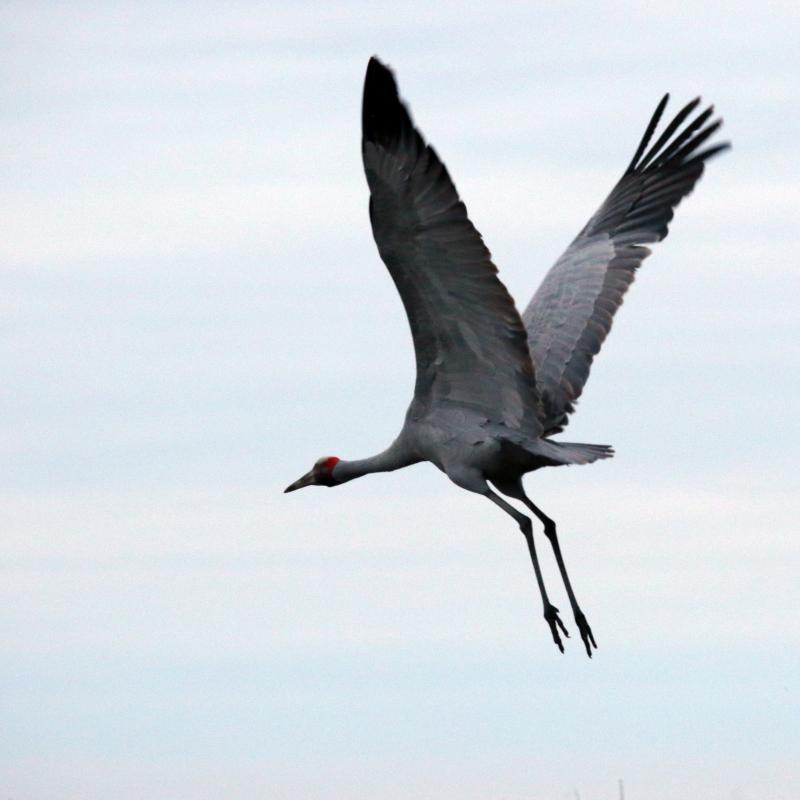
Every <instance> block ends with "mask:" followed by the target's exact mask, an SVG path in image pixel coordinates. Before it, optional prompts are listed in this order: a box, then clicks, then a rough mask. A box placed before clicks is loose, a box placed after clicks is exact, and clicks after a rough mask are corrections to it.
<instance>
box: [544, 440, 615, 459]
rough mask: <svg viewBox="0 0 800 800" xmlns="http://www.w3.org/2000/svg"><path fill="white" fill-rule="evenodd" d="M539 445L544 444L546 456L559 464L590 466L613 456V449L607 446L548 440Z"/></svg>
mask: <svg viewBox="0 0 800 800" xmlns="http://www.w3.org/2000/svg"><path fill="white" fill-rule="evenodd" d="M539 444H540V445H541V444H546V445H547V455H548V456H549V457H550V458H552V459H553V461H555V462H557V463H559V464H591V463H592V462H593V461H598V460H599V459H601V458H611V457H612V456H613V455H614V448H613V447H611V446H610V445H607V444H580V443H578V442H553V441H551V440H549V439H542V440H541V441H540V442H539Z"/></svg>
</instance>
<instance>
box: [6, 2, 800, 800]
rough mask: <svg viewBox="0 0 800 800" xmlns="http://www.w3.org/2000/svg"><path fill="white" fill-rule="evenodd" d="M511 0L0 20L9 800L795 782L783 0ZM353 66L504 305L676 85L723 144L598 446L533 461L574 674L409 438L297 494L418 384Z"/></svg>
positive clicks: (605, 398) (121, 8) (115, 8)
mask: <svg viewBox="0 0 800 800" xmlns="http://www.w3.org/2000/svg"><path fill="white" fill-rule="evenodd" d="M495 9H496V10H493V11H492V12H489V11H488V10H487V7H486V6H485V5H478V4H476V5H471V4H456V3H449V2H445V3H439V4H436V6H435V7H430V4H423V3H409V4H404V5H403V7H402V9H399V8H397V7H396V4H380V3H377V4H376V3H338V4H335V5H334V4H330V5H329V4H319V5H313V4H303V3H300V4H280V3H271V4H247V3H239V4H225V5H224V6H223V5H222V4H205V3H195V4H188V3H187V4H180V3H153V4H146V3H145V4H140V3H137V4H122V3H106V4H102V5H95V4H88V3H87V4H82V3H73V4H69V5H68V6H66V5H58V4H47V3H39V4H34V3H7V4H5V5H4V6H3V7H2V9H0V36H2V50H3V53H4V55H3V68H2V73H1V74H0V93H1V95H2V105H1V106H0V107H1V108H2V111H0V124H2V134H3V143H4V146H3V148H2V153H0V172H1V173H2V180H1V181H0V204H2V210H3V218H4V220H5V225H4V235H3V237H2V241H1V242H0V281H1V283H0V302H2V308H3V314H2V322H0V336H1V337H2V339H1V343H0V360H1V362H2V370H3V374H4V375H6V376H7V379H6V381H4V383H3V385H2V387H0V408H2V415H0V420H2V422H0V530H2V537H0V569H2V571H3V575H2V580H1V581H0V609H2V611H0V634H1V635H2V640H3V642H4V646H3V657H2V659H0V711H1V712H2V713H1V714H0V716H1V717H2V720H3V722H2V725H0V791H2V792H3V793H4V795H5V796H8V797H13V798H17V797H19V798H31V799H33V800H37V799H38V798H42V799H44V798H48V800H49V799H50V798H81V800H94V798H97V799H98V800H99V799H100V798H107V797H110V796H112V797H115V798H119V799H120V800H128V799H129V798H130V800H133V799H134V798H137V800H138V798H142V797H147V798H148V799H149V800H176V799H178V798H180V799H183V798H186V800H202V799H203V798H218V797H233V798H248V799H249V798H269V800H272V799H273V798H287V799H288V798H292V799H293V800H294V798H326V800H328V799H329V798H348V800H349V799H351V798H352V799H353V800H361V798H364V799H366V798H373V797H377V796H379V797H382V798H388V799H389V800H393V799H394V798H398V799H399V798H434V797H435V798H437V800H440V799H441V798H445V799H447V798H458V800H470V799H471V798H498V800H499V798H506V799H507V800H532V799H533V798H536V799H537V800H550V799H551V798H552V800H566V799H567V798H570V800H571V799H572V798H574V796H575V794H574V793H575V791H576V790H577V791H579V792H580V796H581V797H582V798H583V799H584V800H586V799H587V798H598V799H599V798H610V797H615V796H616V782H617V779H618V778H623V779H624V780H625V782H626V787H627V796H628V797H629V798H645V797H646V798H647V799H648V800H683V798H686V797H689V796H702V797H707V798H710V799H711V800H748V799H749V798H758V800H790V798H791V799H792V800H793V799H794V798H796V797H797V796H798V794H800V768H798V764H800V736H799V735H798V731H799V730H800V725H798V718H799V717H800V707H799V704H798V692H799V691H800V679H798V675H800V663H799V662H800V659H799V658H798V652H799V651H798V645H800V625H799V624H798V616H797V613H796V609H797V607H798V602H799V601H800V591H798V588H797V585H798V584H797V574H798V567H799V566H800V552H799V549H800V548H799V547H798V540H797V536H796V530H797V514H798V507H797V506H798V496H800V493H799V490H800V485H799V484H800V481H799V480H798V478H797V474H796V468H795V463H796V460H797V457H798V455H800V453H798V449H799V448H798V431H797V426H796V424H795V423H794V420H793V410H794V409H796V397H797V394H798V390H799V389H800V384H799V383H798V374H799V373H798V367H800V345H798V342H800V335H798V334H799V333H800V331H798V324H797V311H796V308H795V303H794V300H795V298H796V297H797V295H798V291H800V280H798V272H797V256H796V254H797V252H798V245H800V242H798V233H797V222H796V215H797V208H798V206H800V180H799V179H800V174H799V173H800V169H799V168H798V162H797V153H796V137H797V108H798V103H799V101H800V88H798V84H797V74H798V69H799V68H800V61H799V60H798V55H797V46H796V42H797V38H798V32H799V31H798V27H799V26H798V19H797V11H796V8H794V7H793V5H792V4H790V3H785V4H781V3H770V4H729V3H726V4H717V3H708V4H703V7H702V8H700V9H696V8H695V9H692V10H691V11H689V10H686V11H683V10H680V9H667V8H666V7H660V8H659V9H657V10H644V8H643V7H639V5H638V4H627V3H607V2H606V3H593V4H591V5H589V4H570V3H568V4H559V5H558V6H556V5H555V4H530V3H506V4H501V5H500V6H497V7H495ZM373 53H377V54H378V55H380V56H381V57H382V58H384V59H385V60H387V61H388V62H389V63H390V64H391V65H392V66H393V67H394V68H395V69H396V70H397V74H398V79H399V82H400V88H401V93H402V94H403V95H404V96H405V97H406V98H407V99H408V100H409V102H410V104H411V108H412V112H413V114H414V117H415V119H416V121H417V123H418V124H419V126H420V127H421V129H422V130H423V131H424V133H425V134H426V136H427V137H428V138H429V139H430V140H431V141H432V142H433V144H434V145H435V146H436V148H437V150H438V151H439V153H440V154H441V156H442V157H443V159H444V160H445V162H446V163H447V165H448V167H449V169H450V171H451V174H452V175H453V177H454V179H455V181H456V183H457V185H458V187H459V190H460V192H461V194H462V197H463V198H464V200H465V202H466V203H467V206H468V208H469V209H470V215H471V217H472V219H473V221H474V222H475V223H476V225H477V227H478V228H479V230H481V232H482V233H483V235H484V237H485V239H486V241H487V244H488V245H489V246H490V248H491V249H492V252H493V255H494V258H495V261H496V263H497V264H498V265H499V267H500V271H501V276H502V278H503V280H504V281H505V282H506V284H507V285H508V287H509V289H510V290H511V292H512V294H513V295H514V296H515V298H516V299H517V302H518V305H519V306H520V307H524V306H525V304H526V303H527V301H528V299H529V297H530V296H531V294H532V293H533V291H534V290H535V288H536V286H537V285H538V281H539V280H540V279H541V277H542V276H543V274H544V272H545V270H546V269H547V267H548V266H549V265H550V264H551V263H552V261H553V260H554V259H555V258H556V257H557V256H558V254H559V253H560V252H561V250H562V249H563V248H564V247H565V246H566V244H567V243H568V241H569V240H570V238H571V237H572V236H573V235H574V234H575V232H576V231H577V230H578V229H579V228H580V227H581V226H582V225H583V223H584V222H585V220H586V219H587V218H588V216H589V215H590V214H591V213H592V211H593V210H594V208H595V207H596V206H597V205H598V204H599V202H600V201H601V200H602V199H603V197H604V196H605V194H606V193H607V191H608V190H609V189H610V188H611V186H612V185H613V183H614V181H615V180H616V178H617V177H618V176H619V174H620V172H621V170H622V169H623V168H624V166H625V165H626V164H627V163H628V161H629V159H630V157H631V155H632V152H633V150H634V149H635V146H636V144H637V142H638V139H639V137H640V135H641V132H642V129H643V126H644V125H645V124H646V122H647V119H648V118H649V115H650V114H651V112H652V110H653V108H654V106H655V104H656V103H657V102H658V100H659V98H660V97H661V95H662V93H663V92H664V91H665V90H669V91H671V92H672V96H673V105H672V106H671V107H672V108H673V109H675V108H677V107H678V104H680V103H682V102H684V101H686V100H688V99H690V98H692V97H694V96H695V95H696V94H698V93H702V94H703V96H704V98H706V99H707V100H708V101H713V102H714V103H715V104H716V106H717V108H718V110H719V112H720V113H721V114H722V116H724V118H725V128H724V134H725V137H726V138H730V139H731V140H732V141H733V143H734V149H733V151H732V152H730V153H728V154H726V155H725V156H724V158H720V159H718V160H717V161H715V162H713V163H712V164H711V165H710V167H709V169H708V171H707V173H706V176H705V177H704V178H703V180H702V182H701V183H700V185H699V187H698V190H697V192H696V194H695V195H693V196H692V197H690V198H689V199H688V200H687V201H686V202H685V203H684V204H683V205H682V206H681V208H680V209H679V211H678V213H677V215H676V219H675V221H674V223H673V226H672V232H671V234H670V237H669V238H668V239H667V240H666V241H665V242H664V243H662V244H660V245H658V247H657V248H656V251H655V253H654V255H653V256H652V257H651V258H650V259H649V260H648V261H646V262H645V265H644V267H643V269H642V271H641V273H640V275H639V278H638V279H637V282H636V284H635V285H634V287H633V288H632V290H631V292H630V294H629V295H628V298H627V301H626V303H625V305H624V307H623V309H622V310H621V311H620V313H619V315H618V317H617V321H616V324H615V327H614V331H613V332H612V334H611V336H610V338H609V340H608V342H607V344H606V346H605V348H604V350H603V352H602V354H601V355H600V356H599V358H598V360H597V361H596V362H595V366H594V369H593V372H592V376H591V379H590V381H589V384H588V387H587V390H586V392H585V393H584V395H583V398H582V400H581V403H580V405H579V410H578V414H577V415H576V416H575V417H574V419H573V421H572V422H571V424H570V426H569V429H568V431H567V434H568V435H567V437H566V438H568V439H570V440H574V441H588V442H602V443H611V444H613V445H614V446H615V448H616V450H617V457H616V458H615V459H613V460H612V461H610V462H604V463H600V464H597V465H595V466H593V467H587V468H577V467H575V468H572V469H561V470H549V471H544V472H543V473H542V474H536V475H533V476H531V477H530V478H528V480H527V487H528V490H529V494H530V495H531V496H532V497H533V498H534V500H535V502H537V503H538V504H539V505H540V506H541V507H542V508H544V509H545V510H546V511H547V512H548V513H549V514H550V515H551V516H552V517H554V518H555V519H556V520H557V522H558V523H559V526H560V531H561V539H562V545H563V548H564V551H565V556H566V558H567V563H568V565H569V566H570V574H571V576H572V578H573V583H574V585H575V587H576V591H577V592H578V596H579V598H581V600H582V604H583V606H584V609H585V610H586V612H587V616H588V617H589V619H590V621H591V623H592V626H593V628H594V631H595V633H596V636H597V639H598V644H599V645H600V649H599V651H598V653H597V656H596V658H594V659H593V660H592V661H591V662H590V661H589V660H588V659H586V657H585V655H584V654H583V652H582V648H581V647H580V645H579V643H578V642H576V641H575V640H574V639H573V640H572V641H570V642H569V646H568V648H567V653H566V654H565V655H564V656H561V655H559V654H558V652H557V651H556V649H555V648H554V647H553V645H552V643H551V642H550V641H549V639H548V633H547V629H546V626H545V624H544V623H543V621H542V620H541V618H540V610H539V603H538V598H537V596H536V590H535V584H534V581H533V576H532V574H531V570H530V564H529V561H528V557H527V554H526V551H525V546H524V542H523V540H522V538H521V537H520V536H519V533H518V532H517V530H516V529H515V528H514V526H513V525H511V524H509V522H508V521H507V519H506V518H505V517H504V515H502V514H499V513H498V512H497V509H495V508H494V507H493V506H491V505H490V504H488V503H486V502H485V501H482V500H481V499H480V498H475V497H472V496H469V495H467V494H466V493H464V492H462V491H460V490H458V489H457V488H456V487H454V486H452V485H451V484H450V483H449V482H448V481H447V480H446V479H445V478H444V477H443V476H442V475H440V474H439V473H438V472H437V471H436V470H435V469H434V468H433V467H430V466H429V465H420V466H417V467H414V468H411V469H409V470H405V471H403V472H400V473H395V474H392V475H383V476H373V477H370V478H365V479H363V480H361V481H356V482H353V483H352V484H348V485H347V486H346V487H342V488H340V489H337V490H335V491H327V490H326V491H323V490H311V489H309V490H307V491H305V492H302V493H298V494H293V495H289V496H284V495H283V494H282V493H281V490H282V489H283V487H284V486H285V485H286V484H287V483H289V482H290V481H292V480H294V479H295V478H296V477H298V476H299V475H300V474H301V473H303V472H305V471H306V470H307V469H308V468H309V467H310V465H311V463H312V462H313V460H314V459H315V458H317V457H318V456H321V455H333V454H336V455H339V456H341V457H360V456H363V455H368V454H371V453H373V452H377V451H378V450H380V449H382V448H383V447H384V446H385V445H386V444H388V442H390V441H391V439H392V438H393V437H394V435H395V434H396V432H397V430H398V429H399V426H400V424H401V422H402V416H403V413H404V411H405V407H406V405H407V403H408V400H409V397H410V393H411V389H412V386H413V360H412V350H411V344H410V339H409V336H408V332H407V325H406V321H405V318H404V315H403V311H402V307H401V305H400V302H399V300H398V298H397V297H396V295H395V291H394V288H393V286H392V283H391V280H390V279H389V277H388V274H387V273H386V271H385V269H384V268H383V266H382V264H381V263H380V261H379V259H378V256H377V253H376V251H375V248H374V244H373V242H372V237H371V233H370V230H369V223H368V218H367V213H366V201H367V194H366V185H365V181H364V178H363V174H362V171H361V164H360V153H359V121H360V120H359V113H360V109H359V104H360V97H361V82H362V79H363V72H364V68H365V66H366V62H367V59H368V57H369V56H370V55H372V54H373ZM544 561H545V570H546V577H547V578H548V581H549V584H550V585H551V587H552V594H553V595H554V597H555V598H556V602H557V603H560V604H561V605H562V608H566V600H565V598H563V597H561V594H560V590H559V588H558V585H559V584H558V580H557V577H558V576H557V573H556V571H555V569H554V568H553V565H552V564H551V563H550V559H549V558H545V559H544ZM566 618H569V615H566ZM569 621H570V622H571V619H570V620H569ZM573 627H574V626H573Z"/></svg>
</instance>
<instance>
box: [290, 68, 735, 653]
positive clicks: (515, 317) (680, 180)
mask: <svg viewBox="0 0 800 800" xmlns="http://www.w3.org/2000/svg"><path fill="white" fill-rule="evenodd" d="M668 98H669V95H665V96H664V98H663V99H662V100H661V102H660V103H659V104H658V106H657V108H656V110H655V113H654V114H653V116H652V118H651V120H650V122H649V124H648V125H647V128H646V130H645V132H644V136H643V137H642V140H641V142H640V143H639V146H638V148H637V149H636V153H635V154H634V156H633V159H632V160H631V162H630V164H629V165H628V168H627V169H626V170H625V173H624V174H623V176H622V177H621V178H620V180H619V182H618V183H617V184H616V186H614V188H613V189H612V190H611V194H609V196H608V197H607V198H606V200H605V201H604V202H603V204H602V205H601V206H600V208H599V209H598V211H597V212H596V213H595V215H594V216H593V217H592V218H591V219H590V220H589V221H588V222H587V223H586V225H585V226H584V227H583V229H582V230H581V231H580V233H579V234H578V235H577V236H576V237H575V239H574V240H573V242H572V243H571V244H570V245H569V247H568V248H567V249H566V251H565V252H564V254H563V255H562V256H561V257H560V258H559V259H558V261H556V263H555V264H554V265H553V267H552V268H551V269H550V271H549V272H548V273H547V274H546V275H545V278H544V280H543V281H542V284H541V286H540V287H539V289H538V290H537V291H536V294H534V296H533V298H532V300H531V301H530V303H529V304H528V307H527V308H526V309H525V312H524V313H523V314H522V316H520V314H519V312H518V311H517V309H516V307H515V305H514V301H513V300H512V298H511V296H510V295H509V293H508V291H507V290H506V287H505V286H504V285H503V284H502V283H501V282H500V280H499V278H498V277H497V268H496V267H495V265H494V264H493V263H492V260H491V256H490V253H489V250H488V249H487V248H486V245H485V244H484V243H483V240H482V238H481V235H480V233H478V231H477V230H476V229H475V227H474V226H473V224H472V223H471V222H470V220H469V218H468V216H467V209H466V207H465V206H464V203H463V202H462V201H461V200H460V199H459V196H458V192H457V191H456V188H455V186H454V185H453V182H452V180H451V178H450V175H449V174H448V172H447V169H446V168H445V166H444V164H443V163H442V161H441V160H440V159H439V156H438V155H437V154H436V152H435V151H434V149H433V148H432V147H431V146H430V145H429V144H427V143H426V142H425V139H424V138H423V137H422V135H421V134H420V132H419V131H418V130H417V129H416V128H415V127H414V124H413V122H412V120H411V117H410V115H409V112H408V109H407V108H406V106H405V105H404V103H403V102H402V101H401V100H400V98H399V96H398V91H397V84H396V83H395V79H394V76H393V75H392V72H391V71H390V70H389V69H388V68H387V67H386V66H385V65H384V64H382V63H381V62H380V61H379V60H378V59H377V58H374V57H373V58H371V59H370V61H369V64H368V66H367V73H366V78H365V82H364V98H363V106H362V142H361V149H362V155H363V161H364V170H365V172H366V177H367V183H368V184H369V191H370V200H369V216H370V220H371V223H372V232H373V235H374V237H375V242H376V244H377V246H378V252H379V253H380V256H381V258H382V259H383V262H384V263H385V264H386V267H387V268H388V270H389V274H390V275H391V276H392V279H393V280H394V283H395V286H396V287H397V291H398V292H399V293H400V297H401V299H402V301H403V305H404V306H405V310H406V314H407V316H408V321H409V325H410V327H411V335H412V338H413V341H414V352H415V356H416V367H417V376H416V385H415V387H414V397H413V399H412V400H411V405H410V406H409V409H408V412H407V413H406V418H405V422H404V424H403V428H402V430H401V431H400V434H399V435H398V437H397V438H396V439H395V440H394V442H392V444H391V445H390V446H389V447H388V448H387V449H386V450H384V451H383V452H382V453H379V454H378V455H376V456H373V457H371V458H365V459H361V460H357V461H345V460H343V459H339V458H337V457H335V456H329V457H325V458H321V459H319V460H318V461H317V462H316V463H315V464H314V466H313V467H312V469H311V470H310V471H309V472H308V473H306V474H305V475H303V477H301V478H300V479H299V480H297V481H295V482H294V483H293V484H291V486H289V487H287V489H286V490H285V491H286V492H292V491H295V490H296V489H300V488H302V487H304V486H339V485H340V484H343V483H346V482H347V481H351V480H353V479H354V478H359V477H361V476H362V475H367V474H369V473H373V472H389V471H392V470H396V469H400V468H401V467H407V466H409V465H411V464H416V463H418V462H421V461H430V462H432V463H433V464H435V465H436V466H437V467H438V468H439V469H440V470H441V471H442V472H444V473H445V474H446V475H447V477H448V478H450V480H451V481H453V483H455V484H456V485H458V486H460V487H462V488H463V489H466V490H467V491H470V492H475V493H477V494H480V495H483V496H484V497H486V498H487V499H488V500H491V502H493V503H494V504H495V505H497V506H498V507H499V508H501V509H502V510H503V511H505V512H506V513H507V514H508V515H509V516H511V517H512V518H513V519H514V521H515V522H516V523H517V525H518V526H519V528H520V530H521V531H522V533H523V535H524V537H525V541H526V542H527V545H528V551H529V553H530V557H531V561H532V563H533V569H534V573H535V575H536V581H537V584H538V587H539V592H540V594H541V597H542V603H543V606H544V618H545V620H546V621H547V624H548V625H549V627H550V632H551V634H552V637H553V641H554V642H555V644H556V645H557V646H558V648H559V650H560V651H561V652H562V653H563V652H564V645H563V643H562V640H561V634H563V635H564V636H565V637H568V636H569V634H568V632H567V629H566V627H565V626H564V623H563V621H562V620H561V617H560V616H559V611H558V609H557V608H556V607H555V606H554V605H553V604H552V603H551V602H550V598H549V596H548V594H547V590H546V588H545V584H544V580H543V578H542V572H541V569H540V566H539V559H538V556H537V552H536V547H535V544H534V538H533V525H532V522H531V519H530V517H528V516H527V515H525V514H523V513H521V512H520V511H519V510H518V509H517V508H515V507H514V506H513V505H512V504H511V503H509V502H508V501H507V500H505V499H504V498H503V497H502V496H501V495H505V496H506V497H508V498H511V499H512V500H517V501H519V502H520V503H522V504H523V505H524V506H525V507H527V509H528V510H529V511H530V513H531V514H533V516H534V517H536V518H537V519H538V520H539V522H540V523H541V524H542V525H543V526H544V533H545V536H546V538H547V539H548V540H549V542H550V545H551V546H552V549H553V554H554V556H555V560H556V563H557V564H558V569H559V572H560V573H561V578H562V580H563V583H564V588H565V589H566V593H567V596H568V598H569V602H570V606H571V608H572V613H573V616H574V618H575V623H576V625H577V628H578V631H579V632H580V635H581V638H582V640H583V644H584V646H585V648H586V652H587V654H588V655H589V656H591V655H592V649H593V648H596V647H597V644H596V642H595V638H594V635H593V633H592V629H591V627H590V626H589V623H588V622H587V620H586V616H585V615H584V613H583V611H581V608H580V606H579V605H578V601H577V599H576V597H575V592H574V591H573V589H572V585H571V583H570V580H569V577H568V575H567V569H566V567H565V565H564V558H563V556H562V553H561V548H560V545H559V541H558V536H557V535H556V525H555V523H554V522H553V520H552V519H550V517H548V516H547V515H546V514H545V513H544V512H543V511H542V510H541V509H540V508H538V506H536V505H534V503H533V502H532V501H531V500H530V498H529V497H528V496H527V495H526V494H525V489H524V488H523V485H522V476H523V475H525V474H526V473H528V472H532V471H533V470H536V469H539V468H541V467H555V466H561V465H563V464H589V463H591V462H593V461H596V460H597V459H601V458H609V457H610V456H611V455H613V450H612V449H611V448H610V447H608V446H606V445H596V444H576V443H570V442H561V441H555V440H554V439H552V438H551V437H552V436H553V435H554V434H557V433H559V432H560V431H562V430H563V429H564V427H565V426H566V424H567V420H568V415H569V414H571V413H572V412H573V411H574V410H575V403H576V401H577V400H578V398H579V397H580V395H581V392H582V390H583V386H584V384H585V383H586V379H587V378H588V376H589V368H590V367H591V364H592V359H593V358H594V356H595V355H596V354H597V353H598V351H599V350H600V346H601V344H602V343H603V340H604V339H605V338H606V336H607V334H608V332H609V330H610V329H611V322H612V319H613V317H614V314H615V313H616V311H617V309H618V308H619V306H620V304H621V303H622V299H623V295H624V294H625V292H626V290H627V289H628V287H629V286H630V284H631V282H632V281H633V278H634V275H635V273H636V269H637V268H638V267H639V265H640V264H641V263H642V260H643V259H644V258H645V257H646V256H647V255H649V253H650V250H649V248H648V247H646V245H648V244H651V243H653V242H657V241H660V240H661V239H663V238H664V237H665V236H666V235H667V226H668V223H669V222H670V220H671V219H672V215H673V213H674V209H675V207H676V206H677V205H678V203H680V201H681V200H682V199H683V197H685V196H686V195H687V194H689V192H691V191H692V189H693V187H694V185H695V183H697V181H698V179H699V178H700V176H701V175H702V173H703V168H704V166H705V162H706V161H707V160H708V159H709V158H711V156H713V155H715V154H717V153H719V152H720V151H721V150H724V149H725V148H726V147H728V146H729V145H728V144H727V143H723V144H714V145H711V146H707V147H706V148H705V149H701V147H702V146H703V145H704V143H706V141H707V140H708V139H709V137H710V136H711V135H712V134H713V133H714V132H715V131H716V130H717V129H718V128H719V126H720V125H721V124H722V121H721V120H712V119H710V118H711V115H712V113H713V107H710V108H707V109H706V110H704V111H702V112H701V113H699V114H697V116H695V117H694V119H692V120H691V121H689V122H688V123H686V124H685V125H684V123H685V122H686V120H687V119H688V118H689V117H690V116H691V115H692V112H694V111H695V109H696V108H697V106H698V105H699V103H700V99H699V98H697V99H695V100H692V102H690V103H689V104H688V105H686V106H684V107H683V108H682V109H681V110H680V111H679V112H678V114H677V115H676V116H675V118H674V119H673V120H672V122H670V123H669V125H667V127H666V128H665V129H664V131H663V133H661V135H660V136H659V137H658V138H657V139H656V141H655V142H654V143H653V145H652V146H651V147H650V148H649V149H648V144H649V143H650V140H651V138H652V137H653V134H654V132H655V129H656V127H657V125H658V122H659V120H660V118H661V115H662V113H663V111H664V108H665V106H666V104H667V100H668ZM492 487H494V489H493V488H492ZM495 490H496V491H495Z"/></svg>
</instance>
